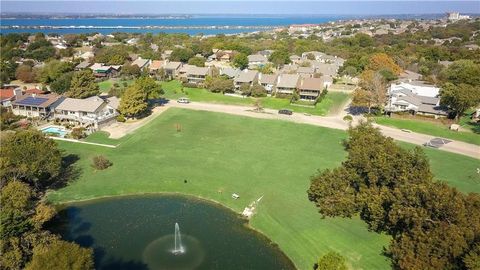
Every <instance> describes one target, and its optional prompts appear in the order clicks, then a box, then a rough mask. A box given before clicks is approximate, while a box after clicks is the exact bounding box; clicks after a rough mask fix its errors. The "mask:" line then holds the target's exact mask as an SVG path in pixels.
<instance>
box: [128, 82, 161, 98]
mask: <svg viewBox="0 0 480 270" xmlns="http://www.w3.org/2000/svg"><path fill="white" fill-rule="evenodd" d="M134 84H135V85H136V86H138V87H139V88H140V89H141V91H142V92H143V93H144V94H145V96H146V99H156V98H160V96H161V95H163V94H164V91H163V89H162V86H161V85H160V84H158V83H157V82H156V81H155V80H154V79H153V78H151V77H147V76H143V77H140V78H138V79H137V80H135V83H134Z"/></svg>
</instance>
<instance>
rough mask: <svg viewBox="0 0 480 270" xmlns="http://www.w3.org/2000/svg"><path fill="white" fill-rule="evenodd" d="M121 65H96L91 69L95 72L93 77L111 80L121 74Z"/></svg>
mask: <svg viewBox="0 0 480 270" xmlns="http://www.w3.org/2000/svg"><path fill="white" fill-rule="evenodd" d="M121 67H122V66H121V65H110V66H108V65H104V64H100V63H95V64H93V65H92V66H90V69H91V70H92V71H93V75H95V77H97V78H111V77H115V76H116V75H117V74H118V73H119V72H120V68H121Z"/></svg>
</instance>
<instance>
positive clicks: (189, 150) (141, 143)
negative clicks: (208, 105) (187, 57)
mask: <svg viewBox="0 0 480 270" xmlns="http://www.w3.org/2000/svg"><path fill="white" fill-rule="evenodd" d="M189 96H190V95H189ZM190 97H191V96H190ZM179 126H180V127H181V128H180V129H179V128H178V127H179ZM106 136H107V134H105V133H98V134H96V135H94V137H92V138H91V139H90V141H92V142H95V141H98V142H104V143H110V142H111V143H112V144H115V145H117V144H119V146H118V147H117V148H107V147H101V146H95V145H85V144H78V143H70V142H63V141H59V142H58V144H59V146H60V148H62V149H63V150H65V154H66V155H67V154H68V155H77V156H78V161H77V162H76V166H77V167H78V169H79V171H80V173H79V177H78V179H76V180H75V181H73V182H72V183H70V184H69V185H68V186H66V187H64V188H62V189H59V190H56V191H51V192H50V193H49V196H48V198H49V200H51V201H52V202H54V203H57V204H62V203H67V202H78V201H84V200H90V199H95V198H102V197H111V196H117V195H132V194H137V195H141V194H152V193H165V194H184V195H191V196H195V197H199V198H204V199H207V200H210V201H215V202H218V203H220V204H221V205H223V206H226V207H228V208H230V209H232V210H233V211H235V212H237V213H241V212H242V211H243V209H244V208H245V207H246V206H248V205H249V204H250V203H251V202H253V201H254V200H256V199H258V198H260V197H262V196H263V198H262V199H261V201H260V202H259V204H258V206H257V209H256V210H257V212H256V214H255V215H254V216H253V217H252V219H251V220H250V222H249V227H251V228H253V229H255V230H257V231H259V232H261V233H263V234H264V235H265V236H266V237H268V238H269V239H270V240H271V241H272V242H274V243H275V244H276V245H278V247H279V248H280V249H281V250H282V251H283V252H284V253H285V254H286V255H287V256H288V257H289V258H290V259H291V260H292V261H293V263H294V264H295V266H296V268H298V269H312V266H313V264H314V263H315V261H316V260H318V258H319V257H320V256H322V255H324V254H325V253H326V252H328V251H332V250H333V251H337V252H339V253H340V254H342V255H343V256H345V257H346V258H347V261H348V264H349V265H350V266H351V267H352V269H388V268H390V263H389V260H388V258H387V257H385V256H384V255H383V254H382V252H383V248H384V247H385V246H387V245H388V244H389V237H388V236H386V235H381V234H377V233H374V232H369V231H368V230H367V226H366V225H365V223H364V222H362V221H361V220H360V219H359V218H352V219H344V218H325V219H322V218H321V216H320V215H319V214H318V212H317V210H316V208H315V206H314V204H313V203H311V202H309V201H308V198H307V193H306V191H307V189H308V187H309V184H310V176H311V175H312V174H314V173H315V172H316V171H317V170H318V169H325V168H333V167H336V166H338V165H339V164H340V163H341V161H342V160H343V159H344V158H345V157H346V152H345V151H344V150H343V146H342V140H344V139H346V138H347V134H346V132H344V131H341V130H334V129H327V128H322V127H317V126H310V125H303V124H296V123H292V122H286V121H278V120H264V119H253V118H248V117H240V116H233V115H228V114H221V113H213V112H204V111H192V110H184V109H179V108H170V109H168V110H167V111H165V112H164V113H162V114H161V115H159V116H158V117H157V118H156V119H154V120H152V121H151V122H149V123H148V124H146V125H145V126H143V127H141V128H140V129H138V130H137V131H135V132H134V133H132V134H129V135H127V136H125V137H123V138H121V139H119V140H112V139H107V138H106ZM402 146H405V147H412V146H411V145H409V144H402ZM425 152H426V154H427V156H428V157H429V159H430V163H431V166H432V170H433V172H434V174H435V175H436V177H437V179H439V180H442V181H446V182H447V183H449V184H450V185H452V186H455V187H457V188H458V189H459V190H461V191H463V192H480V176H479V174H478V173H477V167H478V164H479V163H478V160H476V159H473V158H468V157H465V156H461V155H457V154H452V153H448V152H444V151H441V150H437V149H425ZM97 155H104V156H106V157H107V158H108V159H109V160H110V161H112V162H113V166H112V167H110V168H108V169H106V170H103V171H96V170H95V169H93V168H92V167H91V163H92V158H93V157H94V156H97ZM233 193H236V194H238V195H239V196H240V197H239V198H238V199H233V198H232V194H233ZM144 196H147V195H144ZM149 196H150V195H149ZM122 205H123V204H121V203H120V204H111V205H104V206H102V207H101V208H99V209H100V210H98V211H93V212H92V211H89V210H88V209H84V208H81V209H83V210H81V211H80V212H79V213H80V214H81V213H82V211H83V213H84V215H85V216H87V217H89V218H90V219H91V220H98V217H102V218H103V219H109V217H108V215H112V218H113V220H120V219H121V217H119V215H120V216H121V215H122V214H123V211H119V210H120V209H122ZM152 205H156V206H155V207H157V208H158V212H157V211H156V210H151V209H152V207H153V206H152ZM179 205H185V204H179ZM132 207H133V206H132ZM135 207H136V208H135V209H137V210H138V211H139V212H138V214H135V213H136V211H134V210H135V209H133V210H132V209H127V210H126V212H125V214H128V215H130V216H131V217H132V219H136V218H137V217H138V218H139V219H141V220H143V221H144V222H146V223H148V222H152V223H155V224H156V222H159V224H158V226H159V228H158V229H159V230H160V227H162V226H163V225H162V224H163V223H161V220H162V219H161V218H158V216H157V215H160V214H161V213H163V212H165V211H166V210H165V209H164V208H162V207H166V206H165V205H164V204H155V203H147V204H145V203H141V202H140V203H138V204H135ZM157 208H153V209H157ZM182 209H183V210H182ZM188 209H190V208H189V207H187V206H185V207H183V208H182V207H177V208H175V207H172V208H171V209H170V208H169V210H168V211H167V212H165V213H166V214H168V215H174V216H176V215H178V216H182V215H185V212H184V211H190V210H188ZM146 211H148V212H146ZM202 211H203V210H202ZM74 214H75V213H74ZM113 215H115V216H114V217H113ZM72 217H73V218H75V215H73V216H72ZM199 218H201V217H199ZM211 218H212V219H214V218H215V217H211ZM217 220H218V222H222V218H218V219H217ZM124 222H125V224H122V226H127V227H128V228H129V229H128V231H125V233H126V234H127V233H131V231H134V230H135V228H137V227H138V226H146V225H139V224H138V221H136V220H131V219H128V220H127V219H125V221H124ZM92 224H93V227H92V228H91V230H96V234H97V235H98V237H101V236H103V235H105V233H109V231H110V229H109V226H116V225H115V224H110V225H105V227H104V228H103V229H102V230H100V231H99V229H98V227H95V224H98V223H95V222H92ZM89 226H92V225H89ZM165 226H167V225H165ZM87 227H88V226H87ZM180 227H181V228H182V227H183V226H182V223H181V222H180ZM162 228H163V227H162ZM168 230H170V231H171V232H172V233H173V225H168ZM186 230H187V229H186ZM192 230H194V228H192ZM153 231H154V230H153ZM182 232H184V231H182ZM209 233H210V234H211V235H215V232H209ZM156 234H158V233H156ZM122 237H123V236H122ZM155 237H156V236H155ZM123 238H125V237H123ZM82 239H83V240H85V239H84V238H82ZM82 239H80V240H82ZM74 240H76V241H77V240H78V239H74ZM80 240H78V241H79V242H80ZM86 240H88V239H86ZM100 240H101V239H100ZM105 241H106V240H105ZM205 241H206V240H205ZM235 241H236V240H235ZM86 242H87V244H88V241H86ZM90 242H91V241H90ZM145 242H148V241H145ZM99 243H103V242H102V241H99ZM107 243H113V242H108V241H107ZM242 243H243V242H240V244H239V245H242ZM247 243H249V242H245V245H247ZM112 245H113V244H112ZM265 252H273V253H265V254H276V253H275V251H271V250H270V249H266V251H265ZM125 254H126V255H124V256H126V257H124V258H123V259H125V260H127V259H128V260H130V259H129V258H127V257H128V256H130V255H128V252H126V253H125ZM262 254H264V253H262ZM132 256H133V255H132ZM232 256H236V255H232ZM275 256H276V255H275ZM132 260H133V259H132ZM207 268H208V267H207ZM207 268H200V269H207ZM112 269H113V268H112ZM210 269H221V268H215V267H213V268H210ZM265 269H267V267H266V268H265ZM277 269H281V268H277ZM284 269H286V268H284Z"/></svg>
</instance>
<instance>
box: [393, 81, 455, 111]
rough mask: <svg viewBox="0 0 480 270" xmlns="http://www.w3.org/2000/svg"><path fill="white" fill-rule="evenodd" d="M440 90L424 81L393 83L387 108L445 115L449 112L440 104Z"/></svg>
mask: <svg viewBox="0 0 480 270" xmlns="http://www.w3.org/2000/svg"><path fill="white" fill-rule="evenodd" d="M439 92H440V89H439V88H438V87H435V86H433V85H427V84H424V83H423V82H413V83H412V82H410V83H404V82H401V83H399V84H392V85H391V86H390V89H389V91H388V104H387V106H386V108H385V110H386V111H387V112H411V113H412V114H422V115H433V116H435V118H437V117H444V116H447V115H448V113H447V110H446V108H445V107H443V106H440V98H439Z"/></svg>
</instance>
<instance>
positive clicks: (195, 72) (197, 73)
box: [186, 66, 210, 84]
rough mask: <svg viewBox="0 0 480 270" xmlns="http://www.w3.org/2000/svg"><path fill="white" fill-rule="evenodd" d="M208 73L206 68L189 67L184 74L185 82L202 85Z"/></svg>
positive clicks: (208, 70) (208, 69)
mask: <svg viewBox="0 0 480 270" xmlns="http://www.w3.org/2000/svg"><path fill="white" fill-rule="evenodd" d="M209 72H210V68H208V67H197V66H190V67H189V68H188V69H187V72H186V76H187V81H188V82H189V83H194V84H199V83H203V82H204V81H205V78H206V77H207V75H208V74H209Z"/></svg>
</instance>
